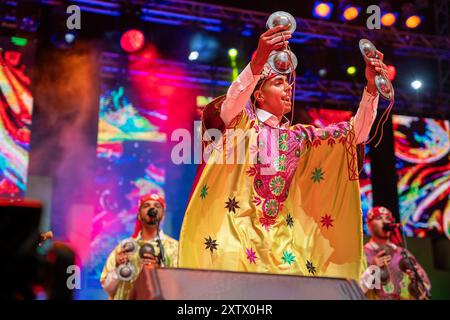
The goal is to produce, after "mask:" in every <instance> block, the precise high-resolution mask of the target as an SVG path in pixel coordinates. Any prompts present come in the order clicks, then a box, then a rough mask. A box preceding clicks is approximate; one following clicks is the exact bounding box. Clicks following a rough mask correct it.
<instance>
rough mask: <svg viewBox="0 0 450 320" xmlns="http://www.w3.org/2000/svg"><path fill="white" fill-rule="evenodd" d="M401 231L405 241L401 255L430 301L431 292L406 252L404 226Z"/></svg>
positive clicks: (404, 241)
mask: <svg viewBox="0 0 450 320" xmlns="http://www.w3.org/2000/svg"><path fill="white" fill-rule="evenodd" d="M400 230H401V232H402V239H403V248H402V252H401V255H402V257H403V258H405V259H407V261H408V264H409V265H410V266H411V268H412V270H411V271H412V272H413V273H414V277H415V280H416V281H417V282H418V284H419V285H420V286H422V288H424V289H425V294H426V298H427V299H429V298H430V296H431V295H430V292H429V290H428V289H427V287H426V286H425V283H424V282H423V279H422V277H421V276H420V275H419V273H418V272H417V269H416V266H415V265H414V264H413V263H412V261H411V258H410V256H409V254H408V253H407V252H406V250H407V243H406V236H405V232H404V230H403V225H401V227H400ZM416 285H417V284H416ZM418 289H419V288H418ZM419 291H420V290H419ZM416 298H417V297H416Z"/></svg>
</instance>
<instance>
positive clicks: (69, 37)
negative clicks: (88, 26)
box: [64, 32, 75, 44]
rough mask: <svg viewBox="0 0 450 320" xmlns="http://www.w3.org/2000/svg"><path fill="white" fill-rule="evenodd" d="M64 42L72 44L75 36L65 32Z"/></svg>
mask: <svg viewBox="0 0 450 320" xmlns="http://www.w3.org/2000/svg"><path fill="white" fill-rule="evenodd" d="M64 40H66V42H67V43H69V44H70V43H72V42H73V41H74V40H75V34H73V33H72V32H67V33H66V34H65V35H64Z"/></svg>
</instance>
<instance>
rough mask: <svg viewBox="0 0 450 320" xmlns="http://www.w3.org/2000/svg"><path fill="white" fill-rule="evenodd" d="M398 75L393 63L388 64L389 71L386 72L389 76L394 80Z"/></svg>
mask: <svg viewBox="0 0 450 320" xmlns="http://www.w3.org/2000/svg"><path fill="white" fill-rule="evenodd" d="M396 75H397V70H396V69H395V67H394V66H393V65H388V66H387V73H386V76H387V78H388V79H389V80H390V81H391V82H392V81H394V79H395V76H396Z"/></svg>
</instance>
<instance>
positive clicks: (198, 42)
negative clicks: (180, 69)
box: [189, 32, 220, 62]
mask: <svg viewBox="0 0 450 320" xmlns="http://www.w3.org/2000/svg"><path fill="white" fill-rule="evenodd" d="M189 49H190V50H191V52H193V51H197V52H198V53H199V56H198V58H197V61H200V62H211V61H213V60H214V59H215V58H216V57H217V54H218V52H219V49H220V44H219V41H218V40H217V39H216V38H214V37H212V36H210V35H207V34H204V33H202V32H198V33H196V34H194V35H193V36H192V38H191V40H190V43H189ZM200 52H201V54H200Z"/></svg>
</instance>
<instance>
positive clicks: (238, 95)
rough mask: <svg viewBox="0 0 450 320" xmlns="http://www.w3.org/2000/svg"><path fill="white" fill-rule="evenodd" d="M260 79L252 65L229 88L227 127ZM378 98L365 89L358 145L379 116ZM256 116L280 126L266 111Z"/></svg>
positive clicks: (223, 110)
mask: <svg viewBox="0 0 450 320" xmlns="http://www.w3.org/2000/svg"><path fill="white" fill-rule="evenodd" d="M260 77H261V75H254V74H253V72H252V69H251V67H250V64H248V65H247V66H246V67H245V68H244V70H243V71H242V72H241V73H240V74H239V76H238V78H237V79H236V80H235V81H233V83H232V84H231V86H230V87H229V88H228V91H227V95H226V98H225V101H224V102H223V104H222V108H221V112H220V117H221V119H222V120H223V122H224V123H225V125H226V126H228V125H229V124H230V123H231V121H232V120H233V119H234V118H235V117H236V116H237V115H238V114H239V112H241V111H242V109H243V108H244V106H245V104H246V103H247V101H248V100H249V99H250V97H251V95H252V93H253V90H254V89H255V86H256V84H257V83H258V80H259V79H260ZM378 97H379V95H378V93H377V94H376V95H372V94H370V93H369V92H367V89H366V88H364V92H363V96H362V99H361V102H360V103H359V108H358V111H357V112H356V115H355V116H354V120H353V121H354V122H353V124H354V127H355V136H356V144H359V143H362V142H365V141H366V140H367V138H368V137H369V133H370V129H371V127H372V124H373V122H374V120H375V117H376V115H377V107H378ZM256 115H257V117H258V119H259V120H261V121H262V122H264V123H266V124H267V125H269V126H271V127H278V126H279V125H280V123H279V122H280V121H279V120H278V118H277V117H276V116H274V115H273V114H271V113H269V112H267V111H265V110H261V109H256Z"/></svg>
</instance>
